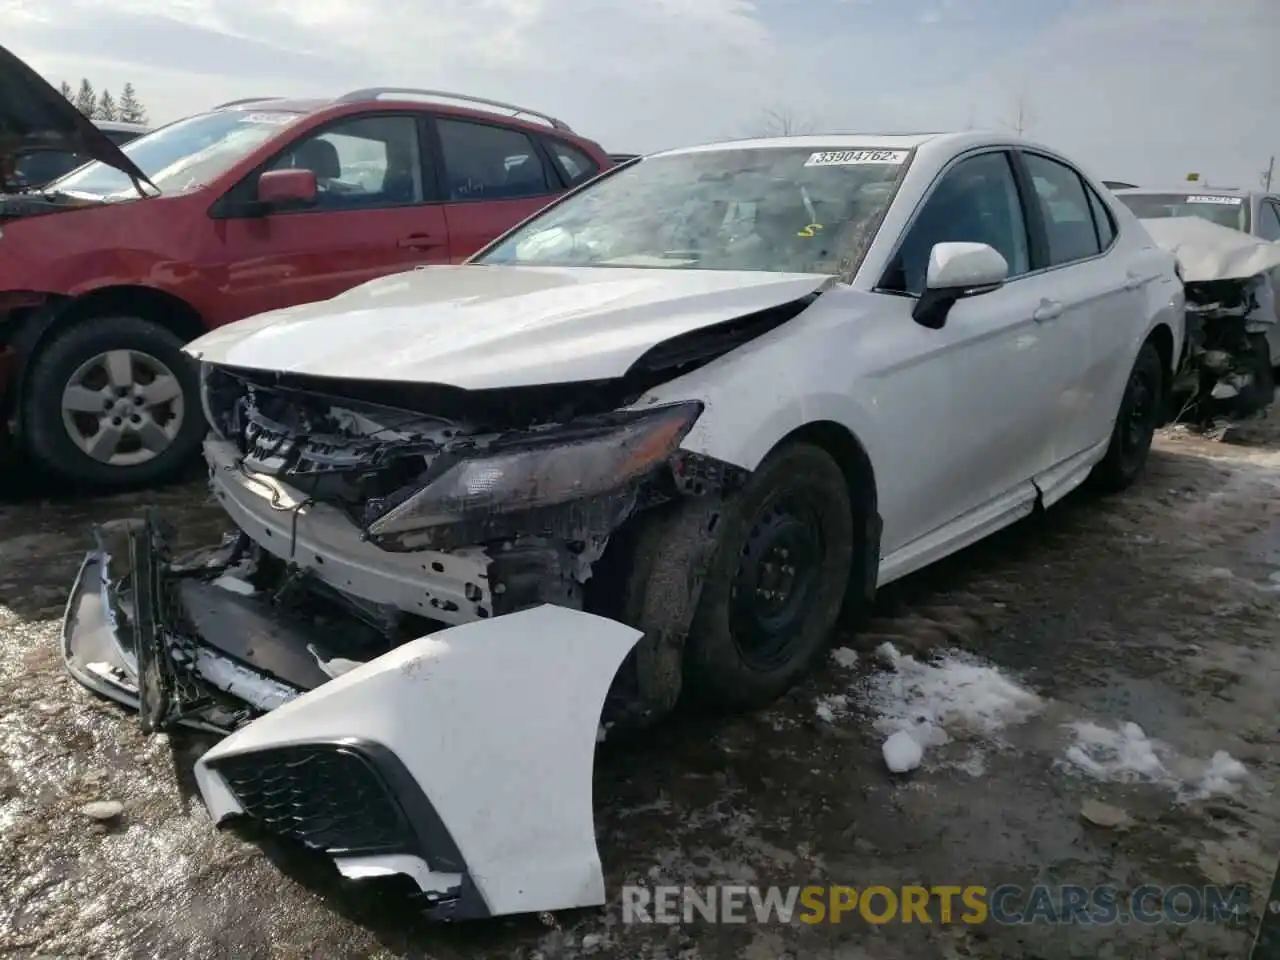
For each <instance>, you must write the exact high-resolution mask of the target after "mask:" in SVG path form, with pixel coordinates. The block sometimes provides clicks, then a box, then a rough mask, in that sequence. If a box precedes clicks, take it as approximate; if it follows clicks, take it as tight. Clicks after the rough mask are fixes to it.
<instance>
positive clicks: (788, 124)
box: [750, 107, 813, 137]
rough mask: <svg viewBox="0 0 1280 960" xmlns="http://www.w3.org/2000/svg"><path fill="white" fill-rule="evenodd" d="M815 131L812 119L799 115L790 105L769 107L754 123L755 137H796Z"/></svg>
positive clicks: (752, 133) (752, 130)
mask: <svg viewBox="0 0 1280 960" xmlns="http://www.w3.org/2000/svg"><path fill="white" fill-rule="evenodd" d="M812 132H813V123H812V121H810V120H807V119H804V118H801V117H798V116H797V115H796V114H795V113H793V112H792V110H791V108H789V107H768V108H766V109H764V110H762V111H761V113H760V119H759V120H757V121H756V122H755V124H753V126H752V128H751V133H750V135H751V136H753V137H795V136H800V135H801V134H805V133H812Z"/></svg>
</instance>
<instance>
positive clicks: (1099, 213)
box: [1085, 184, 1116, 250]
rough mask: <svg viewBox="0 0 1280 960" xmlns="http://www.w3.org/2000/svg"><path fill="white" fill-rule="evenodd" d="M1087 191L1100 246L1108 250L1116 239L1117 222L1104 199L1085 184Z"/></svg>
mask: <svg viewBox="0 0 1280 960" xmlns="http://www.w3.org/2000/svg"><path fill="white" fill-rule="evenodd" d="M1085 190H1086V191H1088V193H1089V208H1090V209H1091V210H1092V211H1093V225H1094V227H1095V228H1096V229H1097V231H1098V245H1099V246H1101V247H1102V249H1103V250H1106V249H1107V248H1108V247H1109V246H1111V242H1112V241H1113V240H1115V238H1116V222H1115V219H1114V218H1113V217H1112V216H1111V211H1110V210H1108V209H1107V205H1106V204H1105V203H1104V202H1103V201H1102V198H1101V197H1100V196H1098V194H1097V193H1095V192H1094V190H1093V188H1092V187H1090V186H1089V185H1088V184H1085Z"/></svg>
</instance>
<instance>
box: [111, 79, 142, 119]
mask: <svg viewBox="0 0 1280 960" xmlns="http://www.w3.org/2000/svg"><path fill="white" fill-rule="evenodd" d="M116 109H117V111H118V112H119V115H120V119H121V120H123V121H125V123H146V122H147V108H146V107H144V106H143V105H142V104H141V103H140V102H139V100H138V95H137V93H136V92H134V89H133V84H132V83H126V84H125V85H124V89H123V90H121V91H120V102H119V104H117V107H116Z"/></svg>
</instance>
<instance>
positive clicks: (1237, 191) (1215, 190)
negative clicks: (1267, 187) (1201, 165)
mask: <svg viewBox="0 0 1280 960" xmlns="http://www.w3.org/2000/svg"><path fill="white" fill-rule="evenodd" d="M1115 192H1116V193H1117V194H1135V195H1141V194H1147V195H1159V196H1168V195H1169V194H1174V193H1177V194H1184V195H1186V196H1213V197H1265V196H1268V194H1266V193H1263V192H1262V191H1261V190H1244V189H1241V188H1240V187H1210V186H1205V185H1204V184H1199V183H1188V184H1184V185H1182V186H1178V187H1133V188H1126V189H1124V190H1116V191H1115Z"/></svg>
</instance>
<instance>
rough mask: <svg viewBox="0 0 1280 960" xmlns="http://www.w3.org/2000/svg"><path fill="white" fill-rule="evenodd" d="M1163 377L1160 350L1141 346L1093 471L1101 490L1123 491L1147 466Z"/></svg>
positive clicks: (1157, 416) (1157, 418) (1145, 344)
mask: <svg viewBox="0 0 1280 960" xmlns="http://www.w3.org/2000/svg"><path fill="white" fill-rule="evenodd" d="M1164 377H1165V371H1164V363H1163V362H1162V361H1161V359H1160V353H1159V351H1157V350H1156V348H1155V347H1154V346H1152V344H1151V343H1149V342H1148V343H1144V344H1143V345H1142V349H1141V350H1139V351H1138V357H1137V359H1136V360H1135V361H1134V363H1133V369H1132V370H1131V371H1130V372H1129V380H1128V382H1127V383H1126V384H1125V388H1124V396H1123V397H1121V399H1120V410H1119V412H1118V413H1117V414H1116V424H1115V428H1114V429H1113V430H1112V432H1111V443H1110V445H1109V446H1108V447H1107V452H1106V455H1105V456H1104V457H1103V458H1102V460H1101V461H1099V462H1098V465H1097V466H1096V467H1094V470H1093V479H1094V482H1095V484H1096V485H1097V486H1099V487H1100V488H1102V489H1103V490H1107V491H1110V492H1118V491H1120V490H1123V489H1125V488H1126V487H1128V486H1130V485H1131V484H1132V483H1133V482H1134V481H1135V480H1137V479H1138V476H1139V475H1140V474H1141V473H1142V470H1143V468H1144V467H1145V466H1146V464H1147V454H1148V453H1149V452H1150V451H1151V441H1152V439H1153V438H1154V437H1155V432H1156V427H1158V426H1159V425H1160V422H1161V419H1162V416H1161V415H1162V411H1161V404H1162V402H1163V398H1164Z"/></svg>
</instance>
